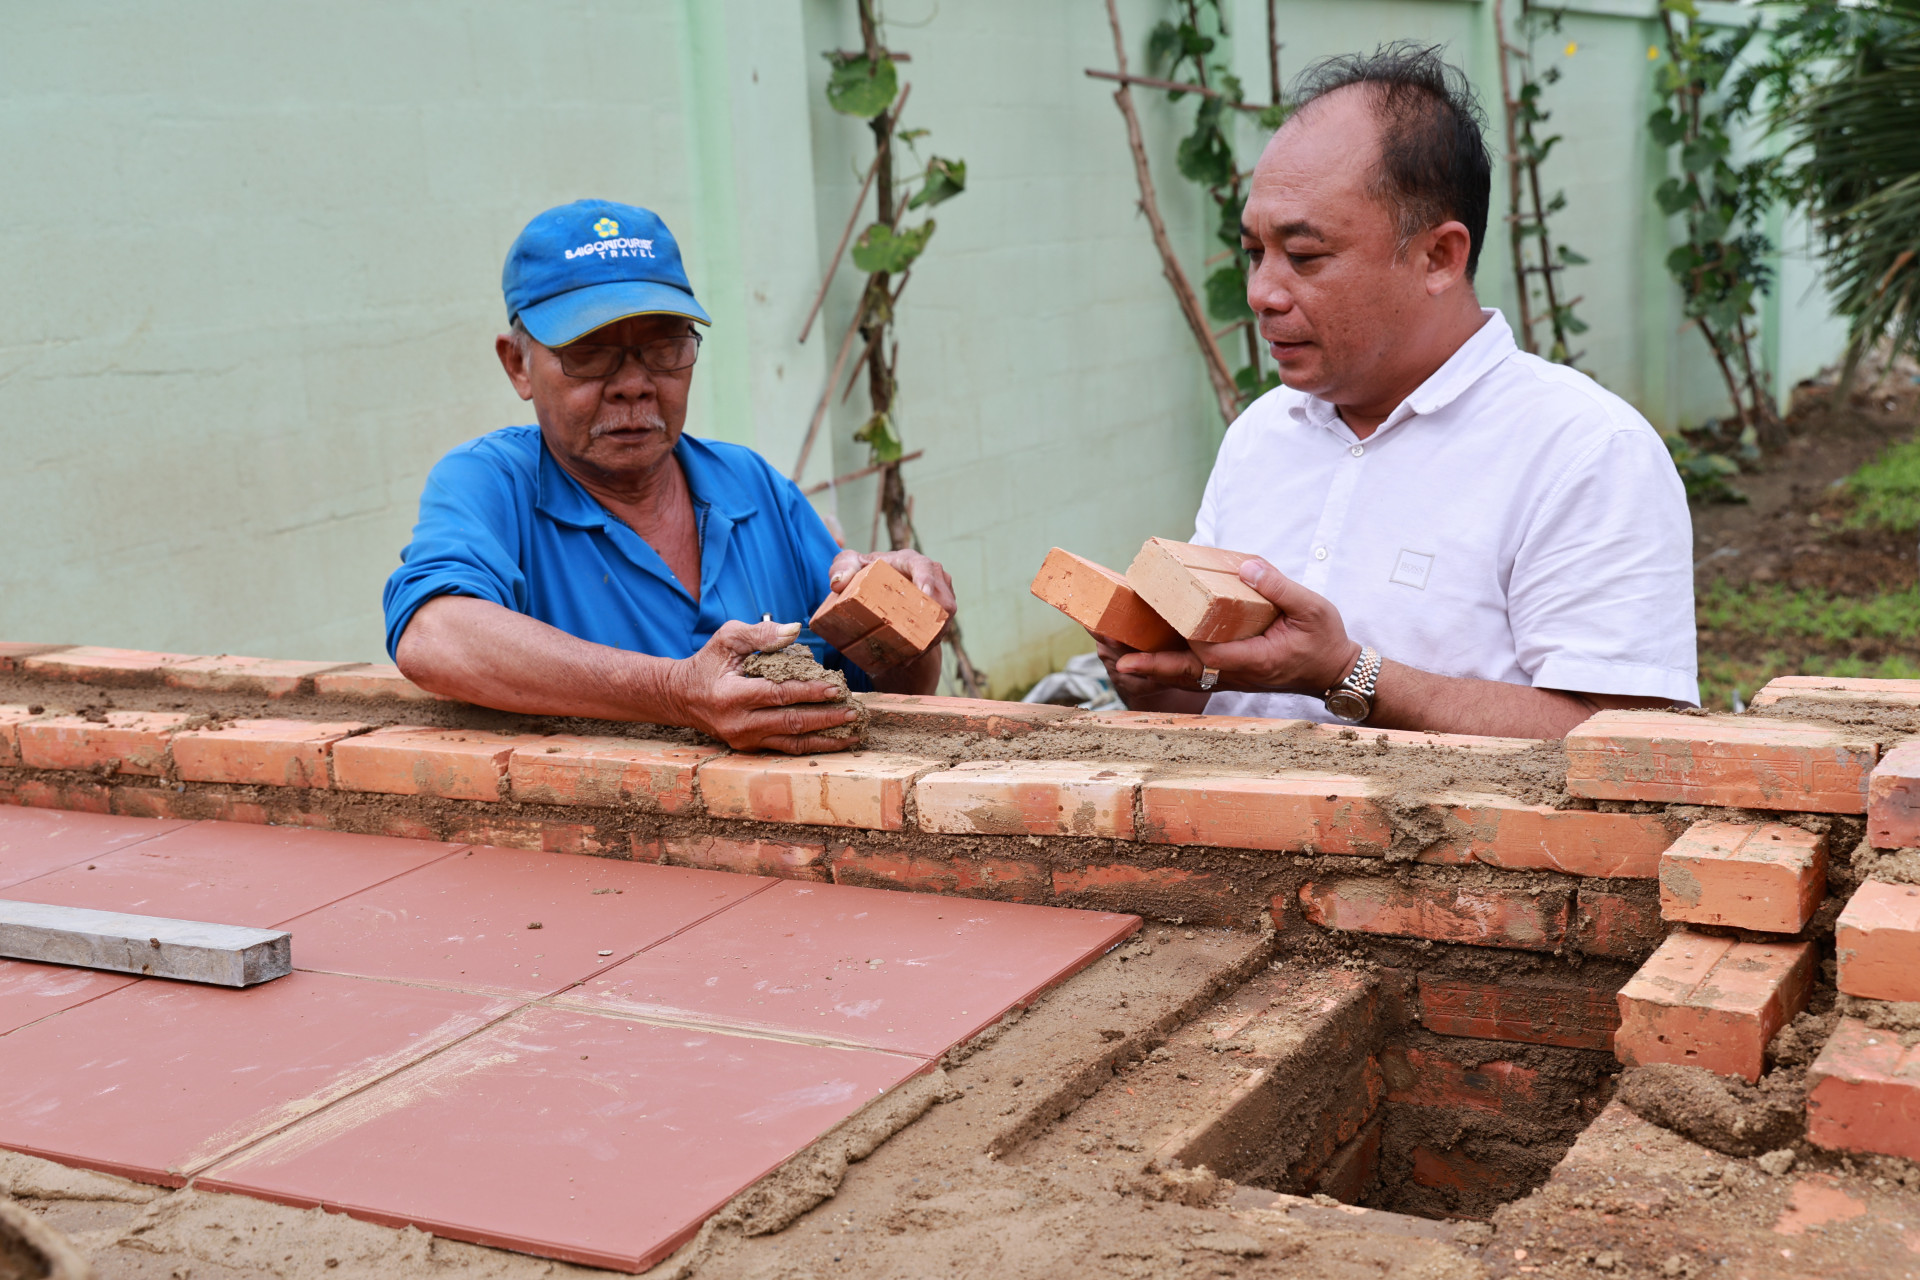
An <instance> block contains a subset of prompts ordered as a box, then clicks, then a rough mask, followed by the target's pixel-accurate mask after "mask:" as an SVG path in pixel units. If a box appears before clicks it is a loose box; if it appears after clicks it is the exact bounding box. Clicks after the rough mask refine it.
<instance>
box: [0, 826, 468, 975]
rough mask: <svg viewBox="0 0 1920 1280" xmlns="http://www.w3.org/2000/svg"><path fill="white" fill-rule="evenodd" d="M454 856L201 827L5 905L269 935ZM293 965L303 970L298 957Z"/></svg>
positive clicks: (348, 840) (287, 831)
mask: <svg viewBox="0 0 1920 1280" xmlns="http://www.w3.org/2000/svg"><path fill="white" fill-rule="evenodd" d="M458 847H459V846H457V845H451V844H440V843H437V842H435V841H431V840H397V839H393V838H390V837H387V836H362V835H346V834H343V833H341V832H336V831H310V830H305V829H302V828H298V827H262V826H254V825H252V824H249V823H240V822H196V823H193V824H191V825H190V826H184V827H182V828H180V829H178V830H174V831H169V832H165V833H163V834H161V835H159V836H156V837H155V838H154V839H151V840H144V841H142V842H140V843H139V844H136V845H133V846H132V847H131V848H123V849H119V850H116V851H114V852H111V853H103V854H101V855H100V856H99V857H97V858H94V859H92V860H91V861H90V862H88V863H84V864H81V863H75V864H71V865H68V866H67V867H65V868H64V869H63V870H59V871H54V872H51V873H49V874H46V875H42V876H39V877H37V878H36V879H33V880H27V881H23V882H21V883H18V884H14V885H11V886H9V887H8V889H7V891H6V896H7V897H9V898H17V899H19V900H21V901H23V902H46V903H52V904H54V905H56V906H68V907H93V908H95V909H97V910H101V911H125V912H128V913H130V914H133V915H145V916H169V917H171V918H173V919H176V920H200V921H205V922H207V923H210V924H243V925H252V926H254V927H255V928H260V929H266V928H272V927H274V926H277V925H279V924H281V923H283V922H284V921H286V920H289V919H291V918H293V917H294V916H297V915H301V914H303V913H305V912H308V911H312V910H314V909H315V908H318V907H323V906H325V905H327V904H328V903H330V902H334V901H337V900H339V899H340V898H344V897H346V896H347V895H348V894H351V893H357V892H359V891H360V890H362V889H367V888H371V887H372V886H374V885H376V884H379V883H380V882H381V881H383V880H387V879H391V878H392V877H394V876H397V875H401V874H403V873H404V872H408V871H411V870H413V869H414V868H416V867H420V866H424V865H425V864H427V863H429V862H432V861H434V860H435V859H437V858H444V857H446V856H447V855H448V854H450V853H452V852H453V851H454V850H455V849H456V848H458ZM297 945H298V944H297V943H296V946H297ZM294 962H295V963H296V964H297V963H299V952H298V951H297V950H296V951H295V953H294Z"/></svg>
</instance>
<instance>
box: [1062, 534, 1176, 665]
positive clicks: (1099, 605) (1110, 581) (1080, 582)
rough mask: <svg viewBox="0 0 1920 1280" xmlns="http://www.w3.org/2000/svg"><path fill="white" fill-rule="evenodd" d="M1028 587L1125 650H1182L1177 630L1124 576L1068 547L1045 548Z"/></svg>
mask: <svg viewBox="0 0 1920 1280" xmlns="http://www.w3.org/2000/svg"><path fill="white" fill-rule="evenodd" d="M1031 590H1032V592H1033V594H1034V595H1035V596H1037V597H1039V598H1040V599H1042V600H1044V601H1046V602H1047V603H1048V604H1050V605H1052V606H1053V607H1054V608H1056V609H1058V610H1059V611H1060V612H1062V613H1064V614H1066V615H1067V616H1068V617H1069V618H1072V619H1073V620H1074V621H1075V622H1077V623H1079V624H1080V625H1081V626H1083V627H1085V628H1086V629H1087V630H1088V631H1090V632H1091V633H1093V634H1094V635H1096V636H1102V637H1104V638H1106V639H1108V640H1116V641H1118V642H1119V643H1121V644H1123V645H1126V646H1127V647H1128V648H1129V649H1146V650H1159V649H1184V648H1186V642H1185V641H1183V640H1181V638H1180V635H1179V633H1178V632H1176V631H1175V630H1174V629H1173V628H1172V627H1170V626H1168V625H1167V620H1166V619H1165V618H1163V617H1161V616H1160V615H1159V614H1157V613H1155V612H1154V611H1153V606H1151V605H1149V604H1148V603H1147V602H1146V601H1145V600H1142V599H1141V598H1140V594H1139V592H1137V591H1135V590H1134V589H1133V588H1132V587H1130V586H1128V585H1127V580H1126V579H1125V578H1123V577H1121V576H1120V575H1119V574H1117V573H1115V572H1114V571H1113V570H1111V569H1109V568H1107V567H1106V566H1105V565H1101V564H1095V563H1094V562H1093V561H1091V560H1088V559H1086V558H1085V557H1084V556H1077V555H1075V554H1073V552H1071V551H1063V550H1061V549H1060V548H1059V547H1055V548H1054V549H1053V550H1051V551H1049V552H1047V558H1046V560H1045V562H1044V563H1042V564H1041V566H1040V572H1039V573H1038V574H1037V575H1036V576H1035V577H1034V579H1033V586H1032V588H1031Z"/></svg>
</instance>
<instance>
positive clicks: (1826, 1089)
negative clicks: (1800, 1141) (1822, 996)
mask: <svg viewBox="0 0 1920 1280" xmlns="http://www.w3.org/2000/svg"><path fill="white" fill-rule="evenodd" d="M1900 1041H1901V1037H1900V1035H1899V1033H1898V1032H1893V1031H1881V1030H1878V1029H1876V1028H1874V1027H1870V1026H1868V1025H1867V1024H1866V1022H1864V1021H1862V1020H1861V1019H1859V1018H1842V1019H1840V1024H1839V1025H1838V1026H1836V1027H1835V1028H1834V1029H1833V1034H1832V1035H1831V1036H1830V1037H1828V1039H1827V1043H1826V1047H1825V1048H1823V1049H1821V1050H1820V1056H1819V1057H1818V1058H1816V1059H1814V1063H1813V1066H1812V1067H1811V1068H1810V1069H1809V1070H1808V1071H1807V1141H1809V1142H1812V1143H1814V1144H1815V1145H1817V1146H1822V1147H1825V1148H1827V1149H1828V1150H1830V1151H1865V1152H1876V1153H1878V1154H1880V1155H1887V1156H1905V1157H1906V1158H1907V1159H1909V1160H1920V1044H1915V1045H1914V1046H1912V1047H1911V1048H1909V1047H1906V1046H1903V1045H1902V1044H1901V1042H1900Z"/></svg>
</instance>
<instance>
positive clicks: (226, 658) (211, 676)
mask: <svg viewBox="0 0 1920 1280" xmlns="http://www.w3.org/2000/svg"><path fill="white" fill-rule="evenodd" d="M340 665H341V664H340V663H338V662H294V661H288V660H286V659H281V658H241V657H236V656H234V655H233V654H226V653H223V654H220V655H218V656H217V657H211V658H188V659H187V660H186V661H185V662H176V663H172V664H171V665H169V666H167V667H166V668H164V669H163V670H162V671H161V673H160V679H161V682H162V683H164V684H167V685H170V686H171V687H173V688H175V689H203V690H217V691H221V692H229V693H258V694H264V695H265V696H267V697H269V698H284V697H285V696H286V695H288V694H290V693H302V692H306V691H307V690H308V688H309V687H310V682H311V681H312V679H313V677H314V676H317V675H319V674H320V673H321V672H322V671H332V670H334V669H335V668H336V667H339V666H340Z"/></svg>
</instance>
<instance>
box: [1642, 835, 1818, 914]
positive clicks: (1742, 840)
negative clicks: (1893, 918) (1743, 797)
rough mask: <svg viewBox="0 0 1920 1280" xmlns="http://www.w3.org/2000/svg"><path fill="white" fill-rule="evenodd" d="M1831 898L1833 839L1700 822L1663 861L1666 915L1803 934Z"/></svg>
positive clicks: (1663, 909)
mask: <svg viewBox="0 0 1920 1280" xmlns="http://www.w3.org/2000/svg"><path fill="white" fill-rule="evenodd" d="M1826 896H1827V838H1826V837H1825V836H1818V835H1814V834H1813V833H1812V832H1810V831H1802V830H1801V829H1800V828H1798V827H1788V826H1782V825H1781V824H1779V823H1777V822H1770V823H1766V824H1764V825H1760V826H1756V825H1754V824H1752V823H1746V822H1696V823H1694V824H1693V825H1692V826H1691V827H1689V828H1687V833H1686V834H1685V835H1683V836H1681V837H1680V839H1679V840H1678V841H1676V842H1675V843H1674V845H1673V847H1672V848H1671V849H1668V850H1667V851H1666V853H1664V854H1662V855H1661V857H1660V913H1661V915H1663V916H1664V917H1666V918H1667V919H1668V920H1679V921H1683V922H1685V923H1687V924H1713V925H1725V926H1727V927H1729V928H1734V929H1755V930H1759V931H1761V932H1765V933H1798V932H1800V930H1802V929H1804V928H1805V927H1806V924H1807V921H1808V920H1811V919H1812V918H1813V913H1814V911H1815V909H1816V908H1818V907H1819V905H1820V903H1821V900H1822V899H1824V898H1825V897H1826Z"/></svg>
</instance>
